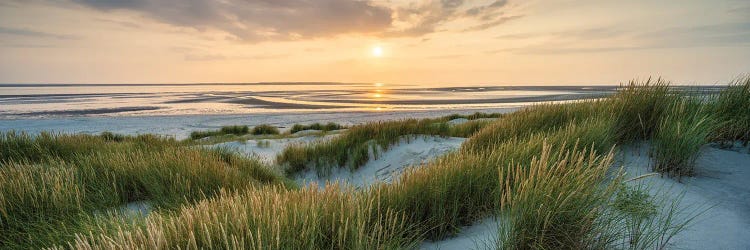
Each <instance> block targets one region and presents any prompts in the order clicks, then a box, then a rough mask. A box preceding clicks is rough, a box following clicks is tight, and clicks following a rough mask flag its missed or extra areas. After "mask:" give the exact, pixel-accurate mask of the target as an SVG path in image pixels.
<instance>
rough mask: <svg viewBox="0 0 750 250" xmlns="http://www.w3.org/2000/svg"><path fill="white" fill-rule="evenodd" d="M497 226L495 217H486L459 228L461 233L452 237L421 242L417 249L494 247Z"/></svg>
mask: <svg viewBox="0 0 750 250" xmlns="http://www.w3.org/2000/svg"><path fill="white" fill-rule="evenodd" d="M498 226H499V225H498V220H497V219H496V218H494V217H491V218H486V219H483V220H481V221H479V222H477V223H475V224H474V225H472V226H469V227H463V228H461V233H459V234H458V235H456V236H454V237H452V238H448V239H444V240H440V241H434V242H433V241H425V242H422V245H421V246H419V249H445V250H448V249H495V247H494V246H495V240H496V239H497V233H498V232H497V229H498Z"/></svg>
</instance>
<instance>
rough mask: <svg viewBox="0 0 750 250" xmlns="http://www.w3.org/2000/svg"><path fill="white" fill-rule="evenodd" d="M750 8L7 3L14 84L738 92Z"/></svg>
mask: <svg viewBox="0 0 750 250" xmlns="http://www.w3.org/2000/svg"><path fill="white" fill-rule="evenodd" d="M746 73H750V1H747V0H714V1H708V0H702V1H698V0H659V1H653V0H629V1H623V0H617V1H613V0H576V1H573V0H526V1H522V0H473V1H470V0H425V1H416V0H370V1H353V0H3V1H0V82H2V83H197V82H295V81H304V82H311V81H313V82H317V81H325V82H328V81H330V82H373V83H374V82H377V83H393V84H421V85H444V84H451V85H457V84H458V85H462V84H467V85H469V84H498V85H501V84H515V85H573V84H577V85H583V84H610V85H611V84H617V83H620V82H624V81H628V80H630V79H634V78H639V79H643V78H647V77H649V76H653V77H659V76H661V77H663V78H665V79H668V80H672V81H674V82H675V83H678V84H716V83H725V82H727V81H730V80H732V79H733V78H736V77H738V76H739V75H742V74H746Z"/></svg>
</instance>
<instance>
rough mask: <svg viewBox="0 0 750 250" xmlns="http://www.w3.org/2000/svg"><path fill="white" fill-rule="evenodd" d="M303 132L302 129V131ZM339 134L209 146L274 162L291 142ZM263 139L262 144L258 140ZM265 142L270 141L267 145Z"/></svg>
mask: <svg viewBox="0 0 750 250" xmlns="http://www.w3.org/2000/svg"><path fill="white" fill-rule="evenodd" d="M300 132H302V131H300ZM335 136H338V134H327V135H324V136H318V135H309V136H302V137H294V138H281V139H254V140H247V141H231V142H224V143H218V144H214V145H209V146H208V147H223V148H227V149H229V150H232V151H235V152H238V153H240V154H243V155H247V156H257V157H258V158H259V159H260V160H261V161H263V162H265V163H268V164H272V163H273V162H274V161H275V160H276V155H278V154H279V153H281V152H283V151H284V149H285V148H286V147H287V146H289V145H291V144H307V143H312V142H317V141H323V140H328V139H331V138H333V137H335ZM259 141H262V142H263V143H262V144H261V145H258V142H259ZM265 143H268V144H267V146H266V144H265Z"/></svg>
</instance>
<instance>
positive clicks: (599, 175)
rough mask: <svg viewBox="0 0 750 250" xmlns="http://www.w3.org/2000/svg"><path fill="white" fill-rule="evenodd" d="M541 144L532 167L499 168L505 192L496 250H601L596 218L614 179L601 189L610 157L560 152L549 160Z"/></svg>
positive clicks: (603, 242) (609, 192) (548, 153)
mask: <svg viewBox="0 0 750 250" xmlns="http://www.w3.org/2000/svg"><path fill="white" fill-rule="evenodd" d="M550 155H551V152H550V149H549V147H547V146H545V148H543V149H542V152H541V155H539V156H538V158H537V157H534V158H533V159H532V160H531V162H530V163H528V165H527V164H517V165H515V166H511V167H510V169H508V168H505V167H502V166H501V167H500V168H499V169H498V173H499V180H500V182H501V183H502V185H505V189H506V192H504V193H503V195H502V196H501V197H500V203H501V204H502V208H503V210H504V212H505V213H504V214H503V215H505V216H504V217H503V218H504V219H505V222H504V223H505V224H506V225H504V226H501V227H500V239H499V246H498V249H605V248H606V247H607V244H606V242H607V240H606V239H604V238H602V237H598V236H601V234H600V233H599V232H600V230H602V228H599V226H600V225H597V220H598V219H599V217H600V216H602V214H603V212H604V211H603V210H604V207H605V205H606V204H607V203H608V200H609V197H610V196H611V194H613V193H614V191H616V187H617V183H618V182H619V181H618V180H615V181H611V182H609V184H607V185H603V186H602V184H601V183H602V182H603V181H604V180H605V177H606V173H607V171H608V170H609V168H610V167H611V165H612V160H613V153H612V151H610V152H609V153H608V154H605V155H604V156H601V157H599V156H597V154H596V153H595V152H593V151H591V152H590V151H587V150H585V149H583V150H575V149H574V150H572V151H568V152H561V153H558V155H561V157H560V158H559V159H558V160H556V161H553V160H551V159H550Z"/></svg>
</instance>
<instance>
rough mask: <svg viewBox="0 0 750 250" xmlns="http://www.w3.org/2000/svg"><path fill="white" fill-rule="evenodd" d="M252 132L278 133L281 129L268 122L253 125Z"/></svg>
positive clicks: (256, 133) (257, 133)
mask: <svg viewBox="0 0 750 250" xmlns="http://www.w3.org/2000/svg"><path fill="white" fill-rule="evenodd" d="M252 134H253V135H278V134H279V129H278V128H276V127H274V126H271V125H268V124H261V125H258V126H255V127H253V131H252Z"/></svg>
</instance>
